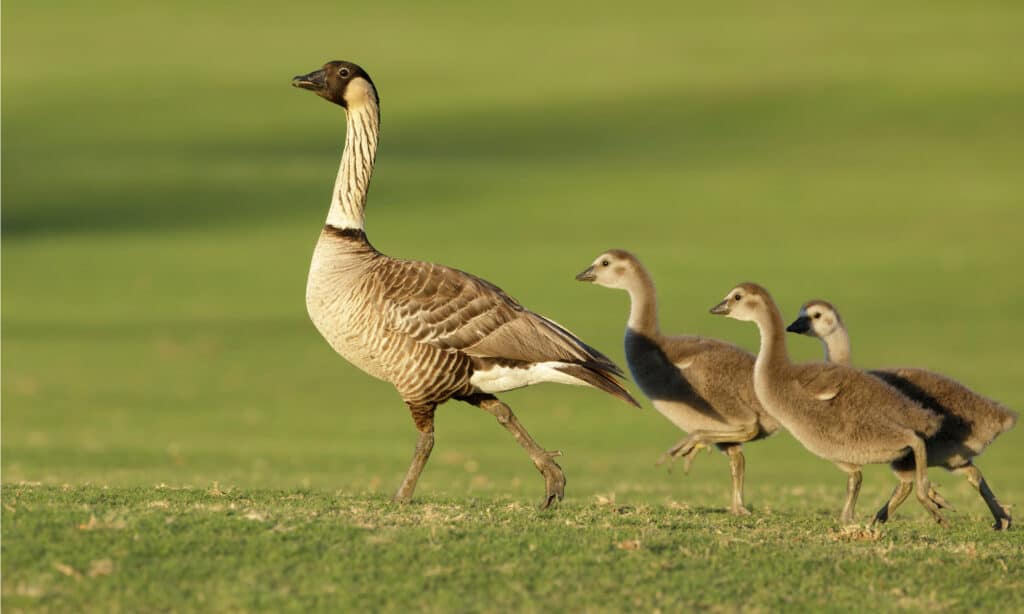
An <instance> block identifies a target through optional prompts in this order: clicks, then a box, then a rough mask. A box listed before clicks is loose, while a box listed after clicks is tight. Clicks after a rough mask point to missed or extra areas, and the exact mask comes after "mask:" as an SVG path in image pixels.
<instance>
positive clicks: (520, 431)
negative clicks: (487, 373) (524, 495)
mask: <svg viewBox="0 0 1024 614" xmlns="http://www.w3.org/2000/svg"><path fill="white" fill-rule="evenodd" d="M466 401H468V402H469V403H472V404H473V405H476V406H477V407H479V408H480V409H483V410H484V411H486V412H488V413H490V414H491V415H493V416H494V417H495V418H497V420H498V423H499V424H501V425H502V426H503V427H505V428H506V429H507V430H508V432H510V433H512V436H513V437H515V439H516V441H518V442H519V445H520V446H522V447H523V449H524V450H526V453H527V454H529V455H530V460H532V461H533V464H534V466H535V467H537V471H540V474H541V475H542V476H544V491H545V492H544V500H543V501H541V503H540V508H541V509H545V508H547V507H548V506H550V505H551V504H552V503H554V502H555V501H561V500H562V498H563V497H565V474H564V473H562V468H561V467H559V466H558V463H556V462H555V461H554V459H555V458H556V457H558V456H561V455H562V453H561V452H548V451H547V450H545V449H544V448H542V447H540V446H539V445H537V442H536V441H534V439H533V437H530V434H529V433H527V432H526V429H525V428H523V425H522V424H520V423H519V420H518V419H517V418H516V416H515V414H513V413H512V409H511V408H510V407H509V406H508V405H505V404H504V403H502V402H501V401H499V400H498V399H497V398H496V397H493V396H491V395H476V396H473V397H470V398H468V399H466Z"/></svg>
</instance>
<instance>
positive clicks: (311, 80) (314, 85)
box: [292, 68, 327, 91]
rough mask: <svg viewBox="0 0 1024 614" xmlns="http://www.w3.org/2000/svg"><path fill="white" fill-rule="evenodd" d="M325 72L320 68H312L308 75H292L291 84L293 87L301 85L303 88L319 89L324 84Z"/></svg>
mask: <svg viewBox="0 0 1024 614" xmlns="http://www.w3.org/2000/svg"><path fill="white" fill-rule="evenodd" d="M326 77H327V73H326V72H324V70H323V69H322V68H321V69H320V70H314V71H313V72H311V73H309V74H308V75H299V76H297V77H292V85H293V86H294V87H301V88H302V89H304V90H313V91H316V90H321V89H323V88H324V86H325V85H326V83H327V82H326Z"/></svg>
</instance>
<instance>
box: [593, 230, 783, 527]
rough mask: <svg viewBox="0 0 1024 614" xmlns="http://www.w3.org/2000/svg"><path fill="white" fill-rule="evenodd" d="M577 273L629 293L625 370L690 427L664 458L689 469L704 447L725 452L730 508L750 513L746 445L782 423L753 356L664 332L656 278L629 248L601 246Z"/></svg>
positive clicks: (679, 422)
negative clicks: (757, 389) (767, 406)
mask: <svg viewBox="0 0 1024 614" xmlns="http://www.w3.org/2000/svg"><path fill="white" fill-rule="evenodd" d="M576 279H577V280H579V281H588V282H592V283H595V284H597V285H599V286H605V287H607V288H618V289H621V290H626V291H627V292H628V293H629V298H630V310H629V321H628V323H627V324H626V340H625V350H626V361H627V363H628V364H629V370H630V372H631V373H632V374H633V379H635V380H636V383H637V385H638V386H640V390H642V391H643V393H644V394H645V395H646V396H647V398H649V399H650V400H651V403H652V404H653V405H654V408H655V409H657V410H658V412H660V413H661V414H662V415H663V416H665V417H666V418H668V420H669V421H670V422H672V423H673V424H675V425H676V426H677V427H679V428H680V429H682V430H683V431H685V432H687V433H688V435H687V437H685V438H683V439H682V440H680V441H679V442H678V443H677V444H676V445H674V446H672V447H671V448H670V449H669V450H668V451H667V452H666V453H665V454H664V455H663V457H662V461H661V462H665V461H669V462H672V461H673V460H674V459H677V458H683V459H684V461H685V462H684V465H685V467H686V469H687V470H689V467H690V463H691V462H692V460H693V457H694V456H695V455H696V454H697V452H699V451H700V449H701V448H702V447H705V446H711V445H715V446H716V447H717V448H718V449H719V450H721V451H722V452H724V453H725V454H726V455H728V457H729V466H730V470H731V474H732V505H731V508H730V510H731V511H732V513H733V514H737V515H741V514H749V513H750V512H749V511H748V510H747V508H746V507H744V505H743V474H744V469H745V465H746V461H745V459H744V457H743V443H744V442H748V441H757V440H758V439H763V438H765V437H767V436H769V435H771V434H772V433H774V432H775V431H777V430H778V428H779V424H778V422H776V421H775V420H774V419H773V418H772V417H771V416H769V415H768V414H767V413H766V412H765V411H764V409H763V408H762V407H761V404H760V403H758V401H757V396H756V395H755V394H754V385H753V379H752V373H753V368H754V357H753V356H752V355H751V354H750V353H749V352H746V351H744V350H742V349H740V348H738V347H736V346H734V345H730V344H728V343H724V342H722V341H716V340H715V339H705V338H703V337H690V336H671V337H670V336H666V335H664V334H662V332H661V329H660V327H659V326H658V307H657V299H656V297H655V290H654V282H653V281H652V279H651V276H650V274H649V273H648V272H647V269H645V268H644V266H643V265H642V264H640V261H639V260H638V259H637V258H636V256H634V255H633V254H631V253H629V252H626V251H622V250H617V249H615V250H610V251H607V252H604V253H603V254H601V255H600V256H598V257H597V258H596V259H595V260H594V262H593V264H591V265H590V266H589V267H587V269H586V270H585V271H583V272H582V273H580V274H579V275H577V276H576ZM659 464H660V463H659Z"/></svg>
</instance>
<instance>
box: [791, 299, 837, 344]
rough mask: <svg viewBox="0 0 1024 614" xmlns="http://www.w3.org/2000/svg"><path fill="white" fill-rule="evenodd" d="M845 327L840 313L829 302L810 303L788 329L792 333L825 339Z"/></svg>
mask: <svg viewBox="0 0 1024 614" xmlns="http://www.w3.org/2000/svg"><path fill="white" fill-rule="evenodd" d="M842 326H843V319H842V318H840V317H839V312H838V311H836V308H835V307H833V306H832V304H831V303H829V302H827V301H817V300H815V301H808V302H806V303H804V306H803V307H801V308H800V315H799V316H797V319H795V320H793V323H792V324H790V325H789V326H787V327H786V330H787V331H789V332H791V333H797V334H800V335H807V336H808V337H817V338H818V339H824V338H825V337H828V336H829V335H831V334H832V333H834V332H836V329H838V328H841V327H842Z"/></svg>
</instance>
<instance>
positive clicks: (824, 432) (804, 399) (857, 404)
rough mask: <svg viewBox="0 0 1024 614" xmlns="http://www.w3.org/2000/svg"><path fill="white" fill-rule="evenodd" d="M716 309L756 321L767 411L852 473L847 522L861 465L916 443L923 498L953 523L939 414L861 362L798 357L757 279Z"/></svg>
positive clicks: (757, 371)
mask: <svg viewBox="0 0 1024 614" xmlns="http://www.w3.org/2000/svg"><path fill="white" fill-rule="evenodd" d="M711 313H713V314H717V315H724V316H727V317H730V318H733V319H736V320H741V321H747V322H754V323H755V324H757V328H758V330H759V332H760V334H761V347H760V350H759V351H758V354H757V360H756V361H755V363H754V392H755V393H756V394H757V398H758V400H760V401H761V405H762V406H764V408H765V410H766V411H767V412H768V413H769V414H770V415H771V416H772V417H774V418H775V419H776V420H778V421H779V423H780V424H781V425H782V426H783V427H784V428H785V429H786V430H788V431H789V432H790V433H792V434H793V437H795V438H796V439H797V441H799V442H800V443H801V444H803V446H804V447H805V448H807V449H808V450H809V451H810V452H811V453H813V454H815V455H817V456H820V457H821V458H824V459H826V460H829V461H832V462H833V463H835V464H836V465H837V466H838V467H839V468H840V469H842V470H843V471H845V472H846V473H847V475H848V479H847V493H846V503H845V504H844V505H843V511H842V514H841V516H840V518H841V521H842V522H843V523H844V524H850V523H852V522H853V520H854V505H855V504H856V501H857V494H858V493H859V491H860V485H861V473H860V468H861V466H863V465H866V464H869V463H892V462H893V461H896V460H897V459H901V458H903V457H904V456H905V455H906V453H907V450H908V449H909V450H910V451H911V452H912V453H913V458H914V463H915V464H914V468H915V472H914V475H915V479H916V482H917V493H916V495H917V499H918V501H920V502H921V505H922V506H924V508H925V509H927V510H928V512H929V513H931V515H932V517H933V518H934V519H935V521H936V522H938V523H939V524H941V525H943V526H948V525H947V523H946V521H945V519H944V518H943V517H942V514H941V513H939V508H940V507H942V506H944V504H945V501H944V500H943V499H942V498H941V497H940V496H939V495H938V493H935V492H934V491H933V490H932V488H931V485H930V483H929V482H928V474H927V467H928V453H927V450H926V447H925V443H924V440H925V438H927V437H931V436H933V435H934V434H935V433H936V432H938V430H939V428H940V427H941V426H942V418H941V417H940V416H939V415H937V414H936V413H934V412H932V411H930V410H928V409H925V408H924V407H922V406H921V405H920V404H918V403H916V402H914V401H912V400H910V399H909V398H907V397H905V396H904V395H902V394H901V393H900V392H899V391H897V390H896V389H895V388H893V387H892V386H889V385H888V384H886V383H884V382H882V381H880V380H878V379H877V378H874V377H872V376H870V375H868V374H866V373H862V372H860V371H857V370H856V369H852V368H850V367H846V366H843V365H837V364H829V363H813V364H804V365H794V364H792V363H791V362H790V360H789V354H788V353H787V352H786V333H785V328H784V324H783V322H782V314H781V313H780V312H779V308H778V306H776V304H775V301H774V300H772V297H771V295H770V294H768V291H767V290H765V289H764V288H762V287H761V286H759V285H757V284H751V283H745V284H740V285H739V286H736V287H735V288H733V289H732V290H730V291H729V294H728V295H726V297H725V299H724V300H722V301H721V302H720V303H718V304H717V305H715V306H714V307H712V308H711Z"/></svg>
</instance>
